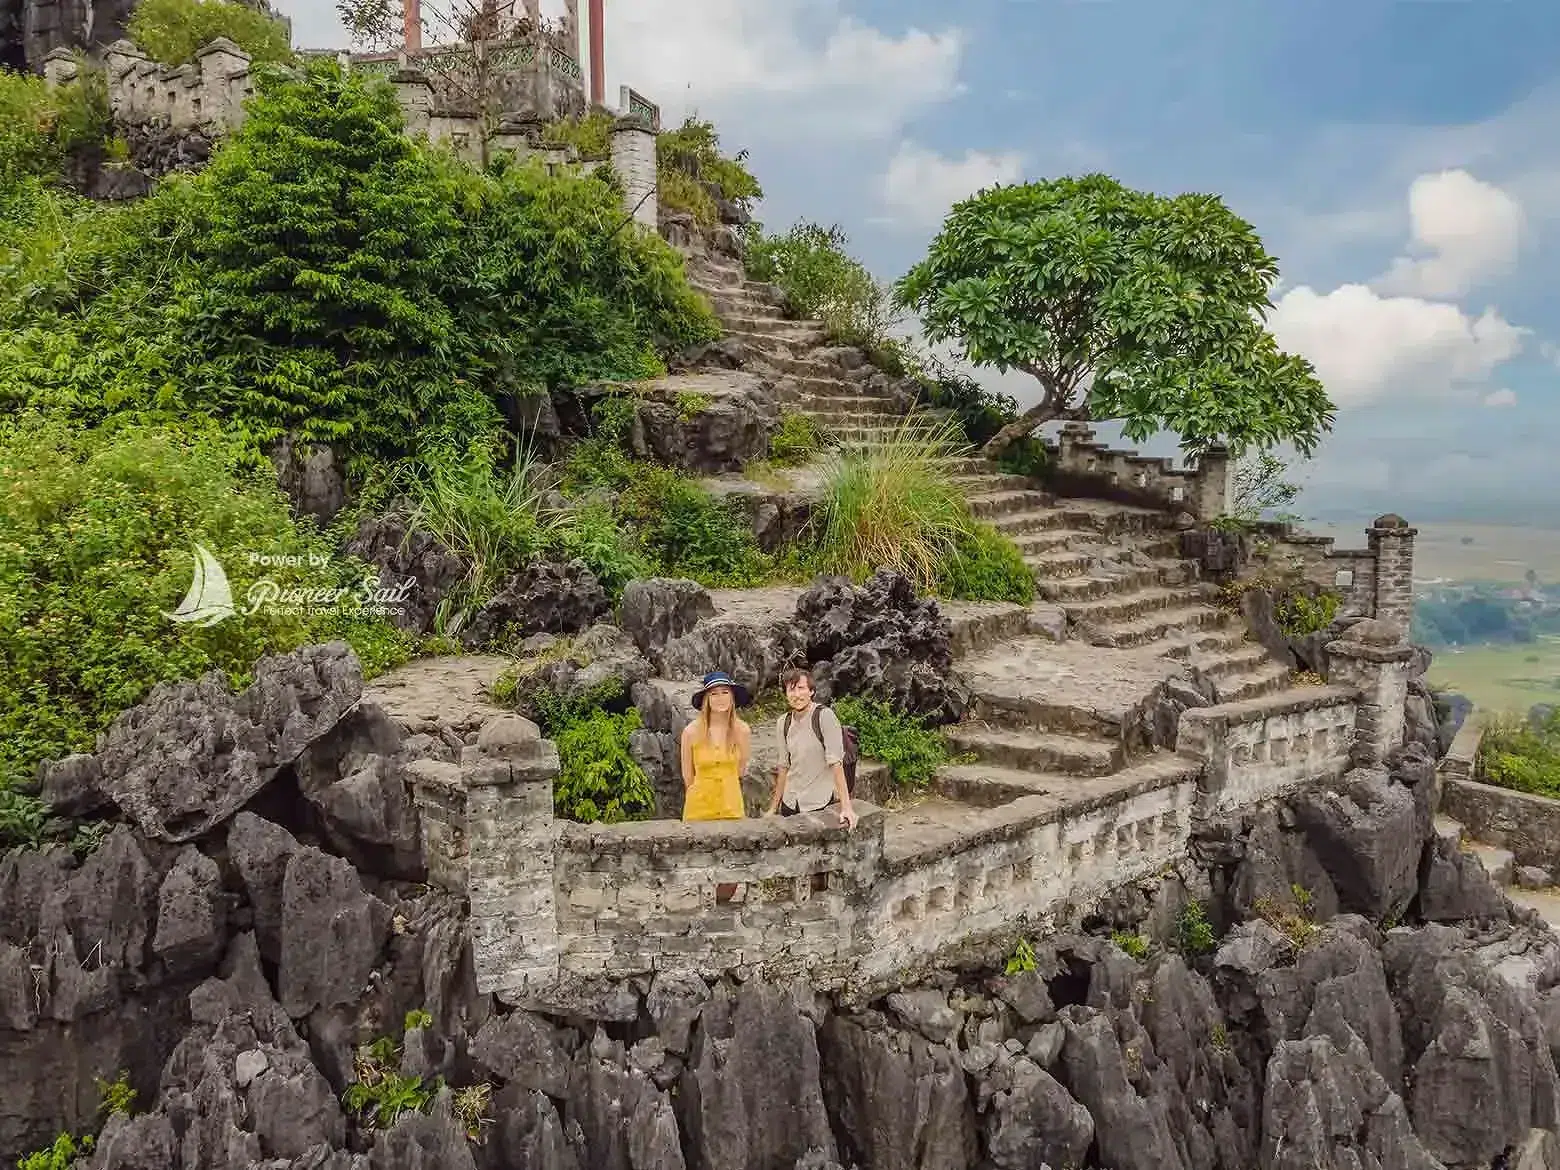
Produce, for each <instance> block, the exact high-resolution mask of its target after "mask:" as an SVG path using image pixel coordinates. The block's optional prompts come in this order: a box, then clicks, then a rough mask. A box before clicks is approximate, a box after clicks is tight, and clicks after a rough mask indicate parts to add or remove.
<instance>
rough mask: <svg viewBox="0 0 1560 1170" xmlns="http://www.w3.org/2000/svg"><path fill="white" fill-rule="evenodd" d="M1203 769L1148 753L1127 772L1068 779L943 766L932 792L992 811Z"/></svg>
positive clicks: (1163, 781) (1165, 780)
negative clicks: (1026, 799) (1026, 801)
mask: <svg viewBox="0 0 1560 1170" xmlns="http://www.w3.org/2000/svg"><path fill="white" fill-rule="evenodd" d="M1201 770H1202V765H1201V764H1200V763H1198V762H1196V761H1190V760H1188V759H1187V758H1186V757H1184V756H1178V755H1176V754H1175V753H1173V752H1153V753H1151V754H1149V755H1146V756H1143V757H1142V758H1140V759H1137V760H1134V761H1133V762H1132V763H1131V764H1130V766H1129V767H1126V768H1123V769H1121V770H1120V771H1117V772H1112V773H1110V774H1109V775H1105V776H1067V775H1061V774H1058V773H1055V772H1032V771H1028V770H1025V769H1021V768H1002V767H997V766H994V765H991V764H948V765H945V766H944V767H942V768H940V769H938V772H937V779H936V781H935V787H936V790H937V791H938V792H940V793H941V794H942V795H944V796H946V797H948V798H950V799H953V800H958V801H962V802H963V803H965V804H971V805H975V806H976V807H979V808H995V807H997V806H999V805H1003V804H1007V803H1008V802H1010V801H1013V800H1017V799H1019V798H1020V797H1024V796H1036V795H1041V794H1051V795H1055V796H1058V797H1064V798H1072V799H1086V798H1087V797H1088V796H1090V795H1091V794H1093V793H1096V792H1100V793H1103V792H1107V791H1114V792H1119V791H1121V790H1123V789H1126V788H1130V787H1136V786H1140V785H1141V786H1142V787H1144V788H1148V789H1152V788H1159V787H1162V786H1164V785H1168V784H1174V783H1178V782H1182V781H1187V780H1193V779H1195V778H1196V776H1197V774H1198V773H1199V772H1200V771H1201Z"/></svg>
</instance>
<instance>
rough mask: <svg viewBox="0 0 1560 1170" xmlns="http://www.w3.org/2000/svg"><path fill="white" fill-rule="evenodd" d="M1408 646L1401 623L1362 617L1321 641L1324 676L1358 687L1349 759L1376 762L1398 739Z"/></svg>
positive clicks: (1370, 765) (1369, 764) (1405, 695)
mask: <svg viewBox="0 0 1560 1170" xmlns="http://www.w3.org/2000/svg"><path fill="white" fill-rule="evenodd" d="M1413 657H1414V648H1413V647H1412V646H1411V645H1409V643H1408V642H1407V641H1406V640H1405V639H1404V637H1403V630H1402V628H1401V627H1399V626H1396V625H1394V624H1392V623H1391V622H1384V621H1380V620H1379V619H1371V618H1367V619H1365V620H1364V621H1361V622H1356V623H1355V624H1354V625H1352V626H1350V627H1349V628H1348V630H1347V631H1346V632H1345V633H1344V636H1343V637H1342V638H1340V639H1339V640H1338V641H1336V642H1329V643H1328V644H1327V667H1328V675H1327V679H1328V682H1330V683H1332V684H1333V685H1334V686H1347V687H1354V688H1356V689H1357V690H1358V691H1359V692H1360V706H1359V713H1358V715H1357V716H1356V718H1355V723H1354V749H1353V752H1352V761H1353V764H1354V766H1355V767H1357V768H1373V767H1378V766H1380V765H1382V764H1384V763H1385V762H1386V759H1387V756H1388V755H1390V754H1391V753H1392V752H1393V751H1394V750H1395V749H1396V748H1397V747H1398V746H1399V745H1400V744H1401V743H1402V742H1403V725H1404V720H1405V718H1406V714H1405V711H1404V706H1405V704H1406V702H1407V699H1408V672H1409V665H1410V663H1411V662H1412V661H1413Z"/></svg>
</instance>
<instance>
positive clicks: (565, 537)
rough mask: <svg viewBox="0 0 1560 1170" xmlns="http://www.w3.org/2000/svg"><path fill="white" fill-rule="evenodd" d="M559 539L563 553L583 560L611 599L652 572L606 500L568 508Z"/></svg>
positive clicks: (621, 594)
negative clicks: (570, 509) (629, 584)
mask: <svg viewBox="0 0 1560 1170" xmlns="http://www.w3.org/2000/svg"><path fill="white" fill-rule="evenodd" d="M558 541H559V547H560V550H561V552H562V554H563V556H564V557H566V558H567V559H569V560H574V559H576V558H577V559H579V560H581V561H584V562H585V564H586V565H587V566H588V567H589V569H590V571H591V572H592V573H594V574H595V575H596V579H597V580H598V581H599V582H601V587H602V588H603V589H604V590H606V592H607V596H608V597H610V598H612V599H613V601H617V600H618V599H619V598H621V597H622V596H623V590H624V588H626V587H627V585H628V583H629V582H630V581H633V580H636V579H639V578H643V577H653V576H655V566H654V564H652V563H651V561H650V558H649V557H648V556H646V555H645V552H644V549H643V548H642V547H641V545H640V544H639V542H638V541H637V540H635V539H634V537H633V534H632V533H629V532H626V531H624V529H623V527H622V525H621V524H619V522H618V518H617V516H616V515H614V514H613V512H612V509H611V508H610V507H609V506H607V505H606V504H602V503H595V504H587V505H586V506H585V507H583V508H577V509H575V510H574V511H571V512H569V513H568V514H567V515H566V516H565V517H564V519H563V521H562V524H561V527H560V530H559V533H558Z"/></svg>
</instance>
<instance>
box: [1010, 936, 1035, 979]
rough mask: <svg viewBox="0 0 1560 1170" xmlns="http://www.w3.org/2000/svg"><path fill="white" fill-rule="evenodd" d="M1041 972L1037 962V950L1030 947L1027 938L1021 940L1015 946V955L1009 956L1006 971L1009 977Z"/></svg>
mask: <svg viewBox="0 0 1560 1170" xmlns="http://www.w3.org/2000/svg"><path fill="white" fill-rule="evenodd" d="M1037 970H1039V965H1038V964H1037V963H1036V962H1035V948H1034V947H1032V946H1030V945H1029V940H1028V939H1027V938H1021V939H1019V940H1018V942H1016V943H1015V944H1013V953H1012V954H1010V955H1009V956H1008V961H1007V967H1006V971H1007V974H1009V975H1026V974H1031V973H1033V972H1035V971H1037Z"/></svg>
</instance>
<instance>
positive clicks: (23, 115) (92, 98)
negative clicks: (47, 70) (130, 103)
mask: <svg viewBox="0 0 1560 1170" xmlns="http://www.w3.org/2000/svg"><path fill="white" fill-rule="evenodd" d="M108 129H109V110H108V82H107V79H106V78H105V77H104V75H103V73H102V71H101V70H98V69H92V68H88V67H86V65H85V62H83V63H82V67H81V72H80V73H79V74H78V76H77V78H76V80H75V81H72V82H69V83H67V84H65V85H62V86H58V87H56V86H51V85H50V84H49V83H48V82H46V81H44V79H43V78H41V77H35V76H33V75H32V74H29V73H13V72H11V71H9V70H3V69H0V188H3V190H0V209H3V208H4V206H5V205H6V204H8V203H10V202H11V200H12V199H13V198H15V196H16V194H17V192H16V191H15V190H14V189H13V185H15V184H20V183H21V182H22V181H23V180H24V179H28V178H36V179H45V180H54V179H58V178H59V177H60V172H61V168H62V167H63V166H64V163H65V159H66V157H67V156H68V155H69V154H70V153H71V152H72V151H73V150H75V149H77V148H79V147H82V146H86V145H88V144H90V143H95V142H101V141H102V140H103V138H104V137H105V136H106V135H107V133H108ZM7 218H9V217H7Z"/></svg>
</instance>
